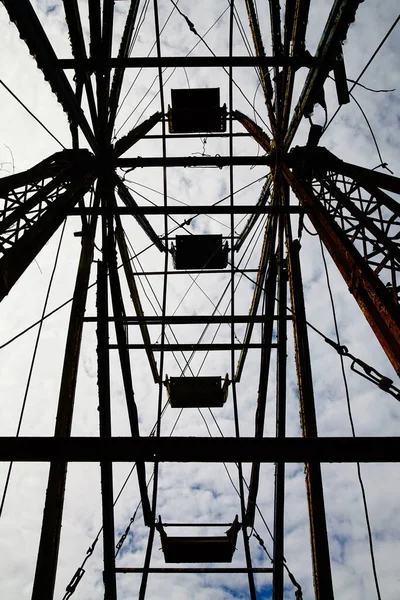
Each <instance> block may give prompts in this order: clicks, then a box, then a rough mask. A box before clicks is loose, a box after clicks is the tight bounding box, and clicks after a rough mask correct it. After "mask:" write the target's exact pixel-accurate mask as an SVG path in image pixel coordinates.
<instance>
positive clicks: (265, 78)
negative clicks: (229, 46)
mask: <svg viewBox="0 0 400 600" xmlns="http://www.w3.org/2000/svg"><path fill="white" fill-rule="evenodd" d="M245 4H246V9H247V15H248V18H249V23H250V29H251V35H252V38H253V44H254V50H255V53H256V56H258V57H259V58H263V59H265V49H264V45H263V41H262V35H261V30H260V24H259V22H258V18H257V12H256V8H255V4H254V1H253V0H245ZM275 66H276V65H275ZM259 69H260V72H259V78H260V83H261V88H262V90H263V92H264V99H265V105H266V107H267V111H268V117H269V121H270V125H271V129H272V131H273V132H274V134H276V133H277V129H276V118H275V113H274V109H273V106H272V95H273V92H272V84H271V77H270V74H269V71H268V67H267V65H266V64H261V65H260V67H259Z"/></svg>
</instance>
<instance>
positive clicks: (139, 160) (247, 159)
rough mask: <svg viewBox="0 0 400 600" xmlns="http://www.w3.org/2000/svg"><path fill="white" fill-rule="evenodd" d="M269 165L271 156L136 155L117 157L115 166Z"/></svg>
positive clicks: (135, 167)
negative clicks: (133, 156)
mask: <svg viewBox="0 0 400 600" xmlns="http://www.w3.org/2000/svg"><path fill="white" fill-rule="evenodd" d="M231 164H232V165H233V166H240V165H242V166H252V165H271V164H272V158H271V156H232V157H230V156H167V157H166V158H164V157H162V156H154V157H153V156H148V157H147V156H146V157H141V156H137V157H135V158H119V159H118V160H116V166H117V167H121V168H128V169H137V168H142V167H167V168H169V167H209V166H215V167H227V166H229V165H231Z"/></svg>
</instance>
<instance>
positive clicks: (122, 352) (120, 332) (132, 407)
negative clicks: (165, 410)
mask: <svg viewBox="0 0 400 600" xmlns="http://www.w3.org/2000/svg"><path fill="white" fill-rule="evenodd" d="M108 268H109V276H110V291H111V299H112V305H113V312H114V316H115V317H116V320H115V321H114V325H115V333H116V337H117V343H118V353H119V360H120V366H121V372H122V380H123V385H124V392H125V399H126V406H127V411H128V419H129V426H130V430H131V435H132V437H133V438H135V439H136V438H139V437H140V432H139V413H138V409H137V404H136V400H135V393H134V390H133V381H132V370H131V363H130V357H129V349H128V340H127V332H126V330H125V326H124V324H123V321H122V320H123V318H124V316H125V307H124V301H123V298H122V290H121V282H120V279H119V274H118V269H117V259H116V254H115V249H114V239H113V236H112V235H111V232H110V242H109V249H108ZM107 316H108V315H107ZM120 319H121V320H120ZM103 341H104V347H105V351H106V352H107V357H109V352H108V348H107V346H108V339H107V340H105V339H104V340H103ZM136 472H137V477H138V483H139V489H140V498H141V501H142V511H143V517H144V522H145V525H148V526H150V525H151V522H152V519H151V508H150V501H149V497H148V494H147V484H146V471H145V465H144V463H143V461H138V462H137V463H136Z"/></svg>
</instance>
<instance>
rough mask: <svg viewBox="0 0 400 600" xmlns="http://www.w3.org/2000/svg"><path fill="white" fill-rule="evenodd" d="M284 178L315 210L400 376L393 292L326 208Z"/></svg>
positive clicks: (399, 316)
mask: <svg viewBox="0 0 400 600" xmlns="http://www.w3.org/2000/svg"><path fill="white" fill-rule="evenodd" d="M283 172H284V176H285V178H286V180H287V181H288V183H289V184H290V186H291V187H292V189H293V191H294V192H295V194H296V196H297V197H298V199H299V200H300V202H301V203H302V204H304V205H305V206H309V207H313V209H314V210H313V212H312V213H311V214H310V220H311V222H312V224H313V226H314V227H315V229H316V231H317V232H318V234H319V236H320V238H321V240H322V242H323V244H324V246H325V247H326V248H327V250H328V252H329V254H330V255H331V257H332V259H333V260H334V262H335V264H336V266H337V267H338V269H339V271H340V273H341V275H342V277H343V279H344V280H345V282H346V283H347V285H348V287H349V291H350V293H351V294H352V295H353V296H354V298H355V299H356V301H357V303H358V305H359V307H360V308H361V310H362V312H363V313H364V316H365V317H366V319H367V321H368V322H369V324H370V326H371V327H372V330H373V332H374V333H375V335H376V337H377V339H378V340H379V342H380V344H381V346H382V348H383V349H384V351H385V352H386V355H387V357H388V358H389V360H390V362H391V363H392V365H393V367H394V369H395V371H396V372H397V374H398V375H400V312H399V307H398V306H397V305H396V304H395V302H394V300H393V298H392V296H391V294H390V292H389V291H388V290H387V289H386V287H385V286H384V284H383V283H382V281H381V280H380V279H379V278H378V276H377V275H375V273H374V272H373V271H372V269H371V268H370V267H369V265H368V264H367V263H366V261H365V260H364V258H363V257H362V256H361V254H360V253H359V252H358V250H357V248H356V247H355V246H354V245H353V244H352V242H351V240H349V239H348V238H347V236H346V235H345V233H344V232H343V231H342V230H341V229H340V227H339V225H338V224H337V223H336V222H335V220H334V218H333V217H332V216H331V215H330V214H329V213H328V211H327V210H326V208H325V207H324V206H323V205H322V204H321V203H320V202H319V201H318V200H317V199H316V198H315V197H314V196H313V194H312V190H311V189H309V186H307V188H306V187H304V186H303V185H302V184H301V183H300V181H299V180H298V179H297V178H296V177H295V175H294V174H293V173H292V172H291V171H290V170H289V169H288V168H287V167H284V169H283Z"/></svg>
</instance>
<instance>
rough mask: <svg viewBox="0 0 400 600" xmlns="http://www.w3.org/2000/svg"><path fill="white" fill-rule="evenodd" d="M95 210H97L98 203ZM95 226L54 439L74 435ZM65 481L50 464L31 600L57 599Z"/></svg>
mask: <svg viewBox="0 0 400 600" xmlns="http://www.w3.org/2000/svg"><path fill="white" fill-rule="evenodd" d="M94 206H95V207H97V206H98V200H97V199H96V200H95V203H94ZM96 224H97V217H96V216H93V217H92V219H91V222H90V225H89V226H88V228H87V231H86V232H84V235H83V238H82V249H81V256H80V260H79V266H78V273H77V278H76V284H75V290H74V296H73V300H72V308H71V316H70V321H69V327H68V335H67V342H66V347H65V355H64V365H63V372H62V377H61V385H60V395H59V400H58V409H57V417H56V426H55V432H54V435H55V437H69V436H70V435H71V426H72V415H73V410H74V403H75V390H76V381H77V375H78V364H79V354H80V348H81V340H82V330H83V317H84V314H85V306H86V299H87V290H88V285H89V276H90V268H91V264H92V259H93V248H94V236H95V232H96ZM66 478H67V463H65V462H62V461H58V460H53V461H52V462H51V463H50V471H49V479H48V484H47V491H46V500H45V506H44V511H43V522H42V530H41V536H40V542H39V551H38V557H37V562H36V572H35V579H34V583H33V590H32V600H52V598H53V595H54V586H55V580H56V572H57V562H58V551H59V545H60V534H61V523H62V514H63V508H64V494H65V484H66Z"/></svg>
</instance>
